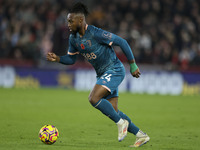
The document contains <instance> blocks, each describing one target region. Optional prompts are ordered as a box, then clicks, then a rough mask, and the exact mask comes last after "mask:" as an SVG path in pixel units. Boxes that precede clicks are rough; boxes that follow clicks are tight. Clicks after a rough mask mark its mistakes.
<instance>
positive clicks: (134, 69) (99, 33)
mask: <svg viewBox="0 0 200 150" xmlns="http://www.w3.org/2000/svg"><path fill="white" fill-rule="evenodd" d="M93 31H94V38H95V39H96V40H97V41H99V42H100V43H102V44H106V45H109V46H112V45H116V46H120V48H121V49H122V51H123V52H124V54H125V55H126V57H127V59H128V62H129V64H130V72H131V74H132V76H133V77H136V78H139V77H140V70H139V68H138V66H137V65H136V62H135V59H134V56H133V53H132V50H131V48H130V46H129V44H128V42H127V41H126V40H125V39H123V38H121V37H119V36H117V35H115V34H113V33H110V32H107V31H105V30H102V29H100V28H96V27H93Z"/></svg>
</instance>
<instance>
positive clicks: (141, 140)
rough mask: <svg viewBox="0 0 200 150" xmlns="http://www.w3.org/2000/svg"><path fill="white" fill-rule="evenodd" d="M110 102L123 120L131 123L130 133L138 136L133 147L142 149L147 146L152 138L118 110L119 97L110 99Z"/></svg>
mask: <svg viewBox="0 0 200 150" xmlns="http://www.w3.org/2000/svg"><path fill="white" fill-rule="evenodd" d="M108 101H109V102H110V103H111V104H112V106H113V108H114V109H115V111H116V112H118V114H119V115H120V116H121V117H122V118H123V119H125V120H128V122H129V126H128V132H130V133H133V134H134V135H136V141H135V143H134V145H131V147H140V146H142V145H144V144H146V143H147V142H148V141H149V140H150V137H149V136H148V135H147V134H146V133H143V132H142V131H141V130H140V129H139V128H138V127H137V126H136V125H135V124H134V123H133V122H132V121H131V119H130V118H129V117H128V116H127V115H126V114H124V113H123V112H121V111H120V110H118V97H113V98H110V99H108Z"/></svg>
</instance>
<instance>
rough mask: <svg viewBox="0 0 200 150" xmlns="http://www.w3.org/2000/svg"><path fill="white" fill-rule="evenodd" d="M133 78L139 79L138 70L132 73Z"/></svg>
mask: <svg viewBox="0 0 200 150" xmlns="http://www.w3.org/2000/svg"><path fill="white" fill-rule="evenodd" d="M131 74H132V76H133V77H136V78H139V77H140V75H141V73H140V69H139V68H137V69H136V70H135V71H134V72H132V73H131Z"/></svg>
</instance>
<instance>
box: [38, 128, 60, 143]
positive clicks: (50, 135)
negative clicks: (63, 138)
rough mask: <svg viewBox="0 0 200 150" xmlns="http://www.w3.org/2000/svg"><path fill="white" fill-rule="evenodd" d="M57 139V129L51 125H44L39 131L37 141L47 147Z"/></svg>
mask: <svg viewBox="0 0 200 150" xmlns="http://www.w3.org/2000/svg"><path fill="white" fill-rule="evenodd" d="M58 137H59V132H58V129H57V128H56V127H55V126H53V125H45V126H43V127H42V128H41V129H40V131H39V139H40V140H41V141H42V142H43V143H45V144H48V145H51V144H53V143H55V142H56V141H57V139H58Z"/></svg>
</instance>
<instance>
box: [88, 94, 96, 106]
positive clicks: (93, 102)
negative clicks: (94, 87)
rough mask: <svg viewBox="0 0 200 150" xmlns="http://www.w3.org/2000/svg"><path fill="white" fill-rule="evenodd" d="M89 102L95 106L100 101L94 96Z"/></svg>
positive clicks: (90, 96) (89, 98) (91, 96)
mask: <svg viewBox="0 0 200 150" xmlns="http://www.w3.org/2000/svg"><path fill="white" fill-rule="evenodd" d="M88 100H89V102H90V104H92V105H94V104H96V103H97V102H98V99H97V98H96V97H95V96H93V95H89V96H88Z"/></svg>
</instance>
